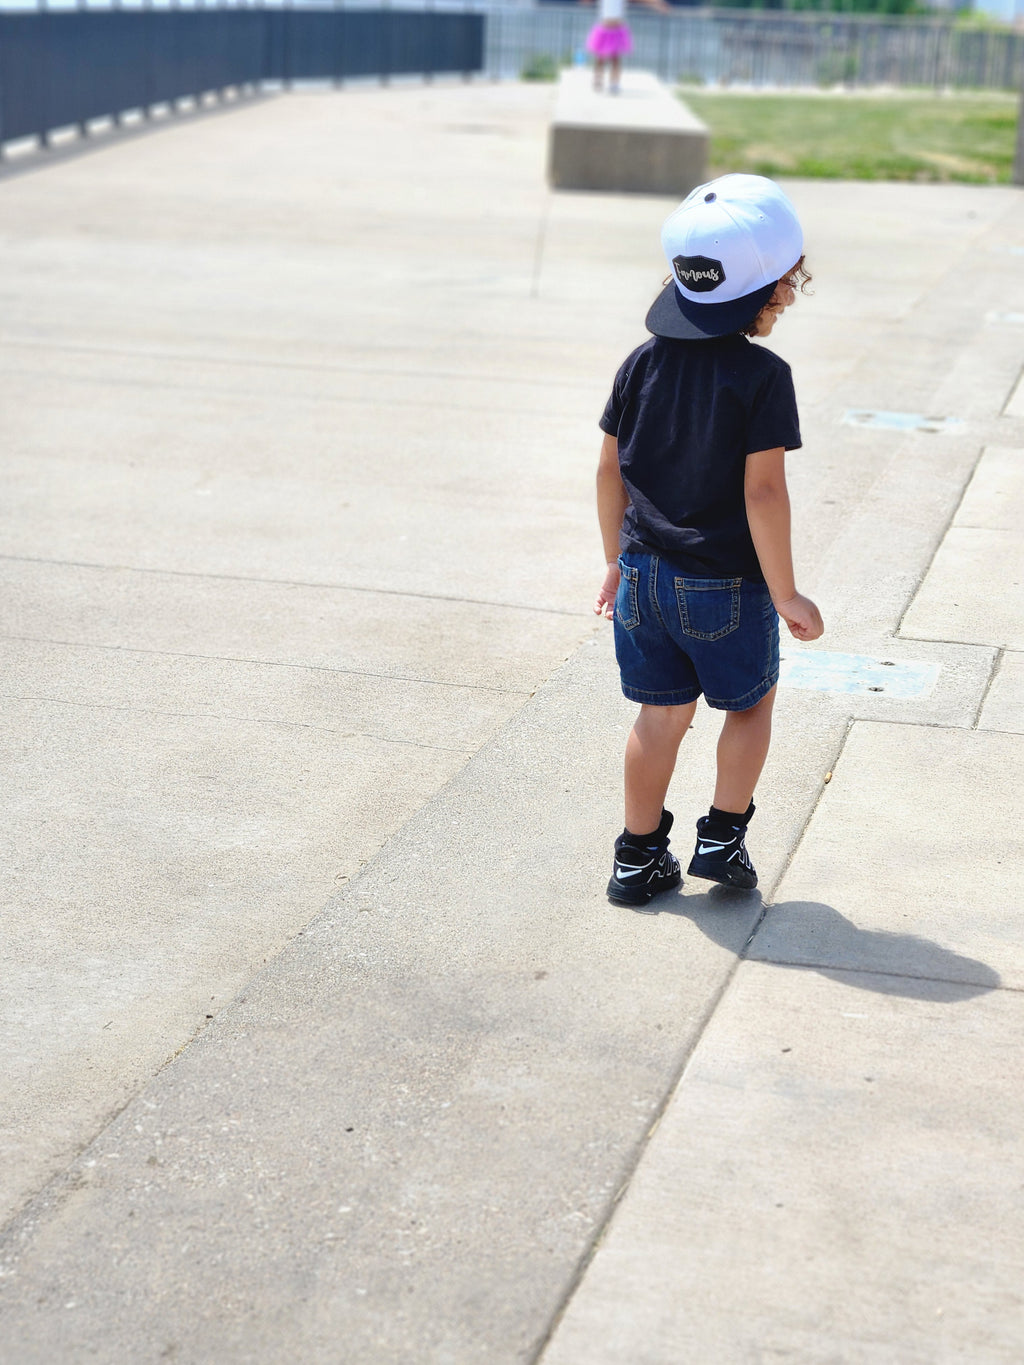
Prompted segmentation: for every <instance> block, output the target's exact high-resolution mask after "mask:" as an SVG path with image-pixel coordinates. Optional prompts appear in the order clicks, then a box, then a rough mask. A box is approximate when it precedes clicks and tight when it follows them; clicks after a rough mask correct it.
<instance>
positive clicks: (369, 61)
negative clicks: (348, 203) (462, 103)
mask: <svg viewBox="0 0 1024 1365" xmlns="http://www.w3.org/2000/svg"><path fill="white" fill-rule="evenodd" d="M483 61H484V17H483V15H481V14H471V13H461V12H456V13H451V12H447V13H446V12H443V11H439V12H432V11H425V10H403V9H340V8H339V9H314V8H308V9H307V8H302V9H299V8H291V7H289V8H280V9H273V8H258V9H257V8H235V7H232V8H231V9H219V8H218V9H205V8H204V9H177V8H175V9H143V10H128V9H107V10H92V9H89V10H86V9H83V10H44V11H37V12H30V13H12V12H7V13H0V145H2V144H3V143H4V142H9V141H12V140H14V139H16V138H24V137H30V136H36V137H40V138H42V139H43V141H46V140H47V138H48V136H49V134H50V133H51V132H53V131H54V130H56V129H59V128H66V127H71V126H74V125H78V127H79V128H80V129H81V130H82V131H83V132H84V131H87V129H88V124H89V122H90V120H95V119H102V118H115V119H116V118H118V117H120V116H121V115H122V114H124V113H127V112H128V111H131V110H141V111H142V112H143V113H145V112H147V111H149V110H150V109H152V108H153V107H154V106H167V105H170V106H172V107H173V105H174V104H175V103H176V102H177V101H181V100H186V99H201V98H202V97H203V96H205V95H209V94H213V93H219V92H223V91H225V90H235V91H239V92H245V91H251V90H256V89H259V88H260V87H262V86H263V85H266V84H268V83H281V84H285V85H287V84H289V83H291V82H292V81H297V80H310V79H312V80H333V81H343V80H345V79H348V78H357V77H362V76H377V77H380V78H381V79H383V80H387V79H389V78H390V77H392V76H403V75H423V76H427V77H429V76H432V75H440V74H442V73H454V74H464V75H470V74H472V73H474V72H478V71H480V70H482V68H483Z"/></svg>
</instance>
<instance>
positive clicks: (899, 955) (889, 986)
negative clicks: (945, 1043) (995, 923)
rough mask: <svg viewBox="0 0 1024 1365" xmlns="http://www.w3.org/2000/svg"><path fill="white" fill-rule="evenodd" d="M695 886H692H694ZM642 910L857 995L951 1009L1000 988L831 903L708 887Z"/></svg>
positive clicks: (931, 948) (949, 955)
mask: <svg viewBox="0 0 1024 1365" xmlns="http://www.w3.org/2000/svg"><path fill="white" fill-rule="evenodd" d="M691 884H692V883H691ZM640 913H645V914H671V915H682V916H684V917H685V918H686V919H689V920H692V921H693V923H694V924H695V925H696V926H697V928H698V929H699V930H700V931H701V933H702V934H704V935H705V936H706V937H707V938H709V939H711V940H712V942H714V943H717V944H719V945H720V946H721V947H723V948H726V949H728V950H729V951H731V952H735V953H738V954H739V955H740V956H742V957H744V958H746V959H747V960H749V961H753V962H765V963H770V964H774V965H775V966H778V967H789V968H794V969H799V970H802V971H814V972H818V973H819V975H821V976H825V977H828V978H829V979H830V980H832V981H837V982H839V983H841V984H842V985H844V986H851V987H853V988H854V989H856V990H867V991H875V992H876V993H877V994H879V995H896V996H903V997H904V998H906V999H910V1000H928V1001H931V1002H933V1003H937V1004H954V1003H956V1002H957V1001H959V1000H970V999H973V998H974V997H975V996H978V995H984V994H986V993H987V992H988V991H993V990H996V989H998V987H999V986H1000V985H1001V979H1000V976H999V973H998V972H997V971H995V970H994V969H993V968H992V967H990V966H988V964H987V963H985V962H979V961H978V960H977V959H976V958H972V957H964V956H963V955H962V954H960V953H955V952H953V951H952V949H950V948H943V947H942V945H941V944H938V943H934V942H933V941H932V940H931V939H927V938H922V937H921V936H920V935H919V934H906V933H894V932H890V931H888V930H880V929H860V928H858V926H857V925H856V924H854V923H853V922H852V921H851V920H848V919H847V918H846V917H845V915H841V914H840V913H839V911H838V910H836V909H834V908H833V907H832V906H831V905H822V904H821V903H820V902H817V901H783V902H781V903H780V904H778V905H768V906H766V905H765V904H764V902H763V900H762V899H761V893H760V892H759V891H734V890H731V889H730V888H728V887H724V886H712V887H711V888H710V889H709V890H708V891H706V892H704V893H703V894H700V895H681V894H679V893H676V894H675V895H671V896H669V895H666V896H662V897H659V898H656V899H655V900H653V901H652V902H651V903H650V905H649V906H646V907H644V909H643V910H642V911H641V912H640Z"/></svg>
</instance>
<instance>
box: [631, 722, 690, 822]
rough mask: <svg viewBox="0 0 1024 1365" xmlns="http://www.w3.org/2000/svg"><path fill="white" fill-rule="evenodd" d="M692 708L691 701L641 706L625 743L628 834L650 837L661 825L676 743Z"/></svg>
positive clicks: (676, 750) (676, 748) (684, 730)
mask: <svg viewBox="0 0 1024 1365" xmlns="http://www.w3.org/2000/svg"><path fill="white" fill-rule="evenodd" d="M696 709H697V703H696V702H695V701H694V702H690V703H689V704H688V705H687V706H641V708H640V714H639V715H638V716H637V718H636V723H635V725H634V726H633V729H632V730H631V731H630V735H629V739H628V740H627V741H626V765H625V767H626V828H627V829H628V830H629V832H630V833H631V834H650V833H652V831H654V830H656V829H657V828H658V825H659V824H660V823H661V812H662V808H663V807H664V805H665V795H666V793H667V791H668V784H669V782H670V781H671V780H672V773H673V770H674V769H675V766H676V755H677V753H678V752H679V744H680V741H681V740H682V738H683V735H685V734H686V732H687V730H688V729H689V728H690V725H691V724H692V723H693V713H694V711H696Z"/></svg>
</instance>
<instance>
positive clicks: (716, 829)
mask: <svg viewBox="0 0 1024 1365" xmlns="http://www.w3.org/2000/svg"><path fill="white" fill-rule="evenodd" d="M753 813H754V805H753V802H751V804H750V807H749V809H748V810H747V812H746V814H745V815H741V816H740V815H737V816H730V817H726V818H725V819H724V820H723V818H722V816H721V813H720V812H716V813H715V814H714V815H702V816H701V818H700V819H699V820H698V821H697V846H696V848H695V849H694V851H693V857H692V858H691V859H690V867H689V873H690V876H691V877H703V878H704V879H705V880H706V881H709V882H721V884H722V885H723V886H737V887H740V888H742V889H743V890H745V891H749V890H752V889H753V887H755V886H756V885H757V873H756V872H755V871H754V864H753V863H752V862H751V861H750V857H749V855H748V853H747V847H746V844H745V843H744V842H743V837H744V835H745V834H746V832H747V825H748V824H749V823H750V817H751V816H752V815H753Z"/></svg>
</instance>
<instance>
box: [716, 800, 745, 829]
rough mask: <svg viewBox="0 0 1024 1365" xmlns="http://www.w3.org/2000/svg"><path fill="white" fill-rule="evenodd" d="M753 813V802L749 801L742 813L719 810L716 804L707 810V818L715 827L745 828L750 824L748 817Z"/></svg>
mask: <svg viewBox="0 0 1024 1365" xmlns="http://www.w3.org/2000/svg"><path fill="white" fill-rule="evenodd" d="M753 814H754V803H753V801H751V803H750V805H749V806H748V807H747V809H746V810H745V811H744V812H743V813H742V815H741V814H739V813H738V812H736V811H731V810H719V809H718V807H717V806H712V807H711V809H710V810H709V811H708V819H709V820H710V821H711V823H712V824H713V825H714V826H715V828H716V829H722V828H725V829H734V830H735V829H746V827H747V826H748V825H749V824H750V817H751V816H752V815H753Z"/></svg>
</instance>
